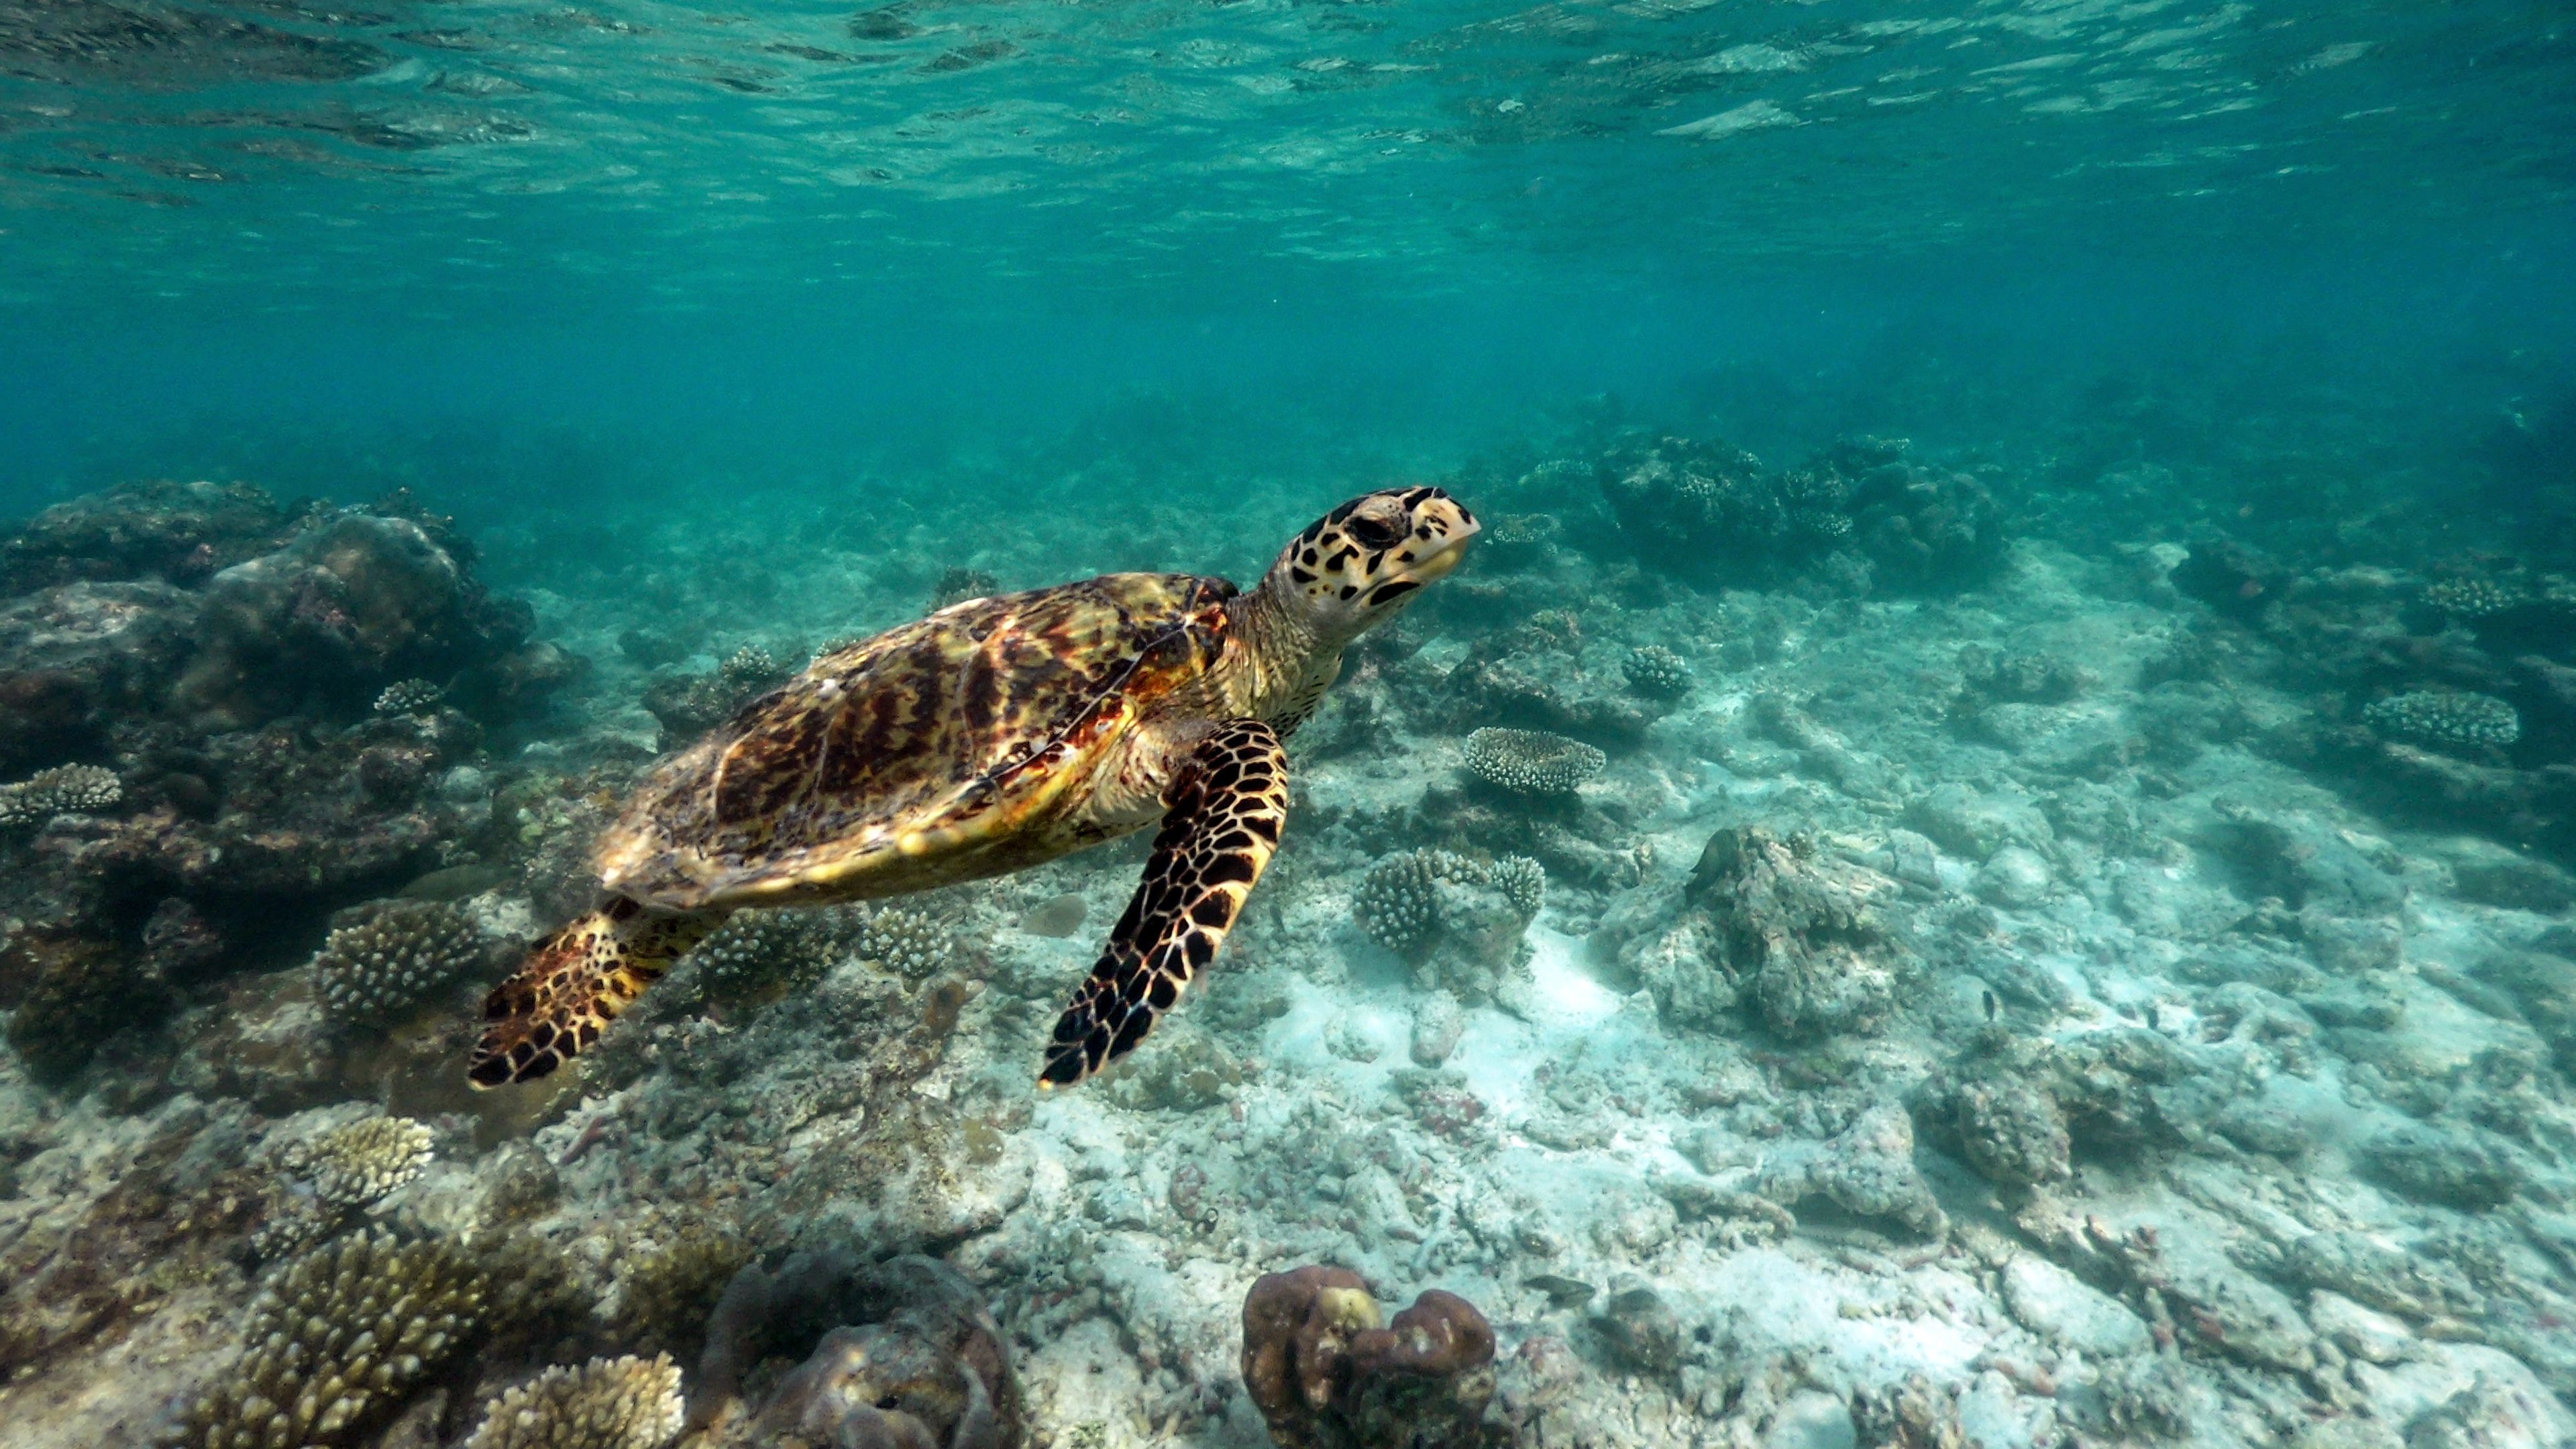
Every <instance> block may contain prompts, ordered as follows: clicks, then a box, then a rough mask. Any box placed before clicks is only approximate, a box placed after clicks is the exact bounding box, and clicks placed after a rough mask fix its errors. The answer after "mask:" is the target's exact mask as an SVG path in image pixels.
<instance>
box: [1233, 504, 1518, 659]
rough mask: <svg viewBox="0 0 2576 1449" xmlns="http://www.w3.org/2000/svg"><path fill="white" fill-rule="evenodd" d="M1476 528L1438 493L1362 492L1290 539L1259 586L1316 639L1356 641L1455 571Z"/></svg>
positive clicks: (1471, 518) (1465, 513)
mask: <svg viewBox="0 0 2576 1449" xmlns="http://www.w3.org/2000/svg"><path fill="white" fill-rule="evenodd" d="M1482 527H1483V525H1481V524H1479V523H1477V522H1476V515H1474V514H1472V513H1469V512H1468V511H1467V510H1466V509H1465V508H1463V507H1461V506H1460V505H1459V503H1458V501H1457V500H1456V499H1454V498H1451V497H1450V496H1449V495H1448V494H1446V493H1443V492H1441V491H1440V490H1439V489H1437V488H1389V489H1385V490H1383V491H1380V492H1377V493H1363V494H1361V495H1360V496H1359V497H1357V498H1354V499H1352V500H1351V501H1350V502H1348V503H1345V504H1343V505H1342V506H1341V507H1339V508H1336V509H1334V510H1333V511H1332V512H1330V513H1327V514H1325V515H1324V516H1323V517H1321V518H1319V519H1316V520H1315V521H1314V522H1313V523H1312V524H1310V525H1308V526H1307V528H1306V531H1305V532H1303V533H1301V534H1299V535H1297V536H1296V537H1295V538H1293V539H1290V540H1289V541H1288V547H1287V548H1285V549H1283V550H1281V551H1280V554H1279V561H1278V562H1277V563H1275V564H1272V565H1271V566H1270V575H1269V577H1268V578H1266V579H1264V580H1263V581H1262V586H1263V587H1264V588H1265V589H1267V590H1271V591H1274V592H1275V593H1276V594H1277V595H1278V597H1279V599H1280V601H1281V602H1282V603H1283V604H1285V605H1286V606H1287V607H1288V608H1290V609H1291V610H1293V611H1295V612H1296V613H1298V614H1300V615H1302V616H1303V617H1304V621H1305V623H1306V624H1307V626H1308V627H1309V628H1311V629H1313V630H1314V631H1315V633H1316V634H1317V635H1319V636H1321V637H1323V638H1326V639H1350V638H1355V637H1357V636H1358V635H1360V634H1362V633H1364V632H1366V631H1367V630H1369V629H1372V628H1375V627H1376V626H1378V625H1379V624H1383V623H1385V622H1386V621H1387V620H1389V619H1392V618H1394V617H1395V616H1396V615H1398V614H1400V613H1402V612H1404V606H1405V605H1406V604H1409V603H1411V602H1412V601H1413V596H1414V595H1415V594H1417V593H1419V592H1421V590H1422V586H1423V585H1424V584H1427V583H1430V582H1431V581H1432V580H1434V579H1437V578H1440V577H1441V576H1443V575H1445V574H1447V573H1448V572H1449V571H1450V570H1451V569H1454V568H1456V567H1457V566H1458V562H1459V560H1461V559H1463V558H1465V557H1466V556H1467V542H1468V540H1470V539H1472V538H1474V537H1475V536H1476V534H1477V533H1478V532H1479V531H1480V530H1481V529H1482Z"/></svg>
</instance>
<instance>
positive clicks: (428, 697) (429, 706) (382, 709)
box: [375, 679, 447, 714]
mask: <svg viewBox="0 0 2576 1449" xmlns="http://www.w3.org/2000/svg"><path fill="white" fill-rule="evenodd" d="M446 698H447V689H446V687H445V686H444V685H438V684H432V683H431V682H430V681H428V680H426V679H397V680H395V681H394V682H393V683H391V684H388V685H386V686H385V688H384V692H383V693H381V694H379V695H377V696H376V706H375V708H376V713H378V714H428V713H430V712H431V711H433V710H435V709H437V708H438V706H439V702H440V701H442V700H444V699H446Z"/></svg>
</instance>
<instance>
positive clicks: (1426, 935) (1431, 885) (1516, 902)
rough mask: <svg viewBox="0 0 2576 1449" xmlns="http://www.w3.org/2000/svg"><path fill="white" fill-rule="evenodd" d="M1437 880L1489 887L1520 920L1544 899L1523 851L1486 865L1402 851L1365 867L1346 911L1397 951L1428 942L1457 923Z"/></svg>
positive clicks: (1540, 874) (1543, 887)
mask: <svg viewBox="0 0 2576 1449" xmlns="http://www.w3.org/2000/svg"><path fill="white" fill-rule="evenodd" d="M1443 884H1448V885H1456V886H1491V887H1493V888H1494V889H1495V890H1497V891H1499V892H1501V893H1502V896H1503V898H1504V899H1505V900H1507V901H1509V902H1510V903H1511V908H1512V909H1513V910H1514V911H1516V912H1518V913H1519V916H1520V920H1521V922H1522V923H1523V924H1526V923H1527V922H1528V921H1529V920H1530V919H1531V918H1532V917H1534V916H1536V915H1537V914H1538V911H1539V907H1540V906H1541V905H1542V904H1544V903H1545V902H1546V899H1547V872H1546V870H1545V869H1544V868H1542V867H1541V866H1540V865H1539V863H1538V862H1537V861H1535V860H1531V859H1530V858H1528V857H1527V856H1519V855H1507V856H1504V857H1503V858H1502V859H1500V860H1497V861H1495V862H1494V863H1492V864H1491V865H1488V864H1486V863H1484V862H1483V861H1479V860H1475V859H1473V858H1471V857H1468V856H1464V855H1459V854H1457V853H1455V852H1454V851H1447V850H1408V851H1404V852H1402V853H1401V854H1397V855H1390V856H1388V857H1386V858H1385V859H1384V860H1381V861H1379V862H1378V863H1377V864H1376V865H1374V866H1371V867H1370V868H1369V873H1368V874H1367V875H1366V876H1365V877H1363V878H1362V879H1361V881H1360V888H1359V891H1358V893H1357V894H1356V895H1355V896H1354V897H1353V898H1352V901H1351V914H1352V915H1353V916H1355V917H1356V918H1357V919H1358V921H1359V924H1360V929H1361V930H1363V931H1366V932H1367V933H1368V936H1369V939H1370V940H1372V941H1375V942H1377V943H1378V944H1379V945H1381V946H1384V947H1385V948H1387V949H1388V950H1390V951H1393V952H1395V953H1396V954H1398V955H1407V954H1411V953H1413V952H1416V951H1418V950H1420V949H1421V948H1422V947H1424V946H1426V945H1428V944H1430V942H1431V941H1433V940H1434V939H1435V938H1437V937H1438V936H1439V935H1440V934H1441V933H1442V932H1443V931H1444V930H1447V929H1450V928H1451V927H1453V926H1456V925H1459V924H1463V923H1462V922H1458V921H1453V920H1452V919H1450V918H1451V917H1452V916H1453V915H1456V914H1457V912H1455V911H1453V910H1449V909H1446V908H1444V907H1443V905H1442V902H1441V889H1440V887H1441V886H1442V885H1443Z"/></svg>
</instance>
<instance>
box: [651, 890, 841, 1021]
mask: <svg viewBox="0 0 2576 1449" xmlns="http://www.w3.org/2000/svg"><path fill="white" fill-rule="evenodd" d="M838 925H839V923H838V921H837V920H836V919H835V913H833V912H831V911H827V910H793V909H789V910H760V911H742V912H738V913H736V914H735V915H734V916H733V917H732V918H731V919H729V920H727V921H726V922H725V923H724V924H723V925H721V926H718V927H717V928H716V929H715V931H714V932H713V933H711V934H710V935H708V937H707V938H706V939H705V940H703V941H700V942H699V943H698V944H697V945H696V946H694V947H692V948H691V949H690V951H689V955H688V958H687V959H688V962H689V964H690V965H692V966H693V967H695V968H696V970H697V981H698V989H699V990H701V991H703V992H705V993H706V994H707V995H709V996H713V997H722V998H726V999H741V998H746V997H751V996H755V995H758V994H759V993H761V992H764V991H768V990H772V989H777V988H784V989H786V990H791V991H792V990H795V989H797V988H799V987H803V986H810V985H812V984H813V983H814V981H815V980H816V979H817V978H819V977H820V976H821V975H822V974H823V972H824V971H825V970H827V969H829V967H830V966H831V964H832V961H833V959H834V957H835V955H836V954H837V951H838V949H839V947H840V945H841V940H840V936H841V934H842V933H841V932H840V931H839V930H838V929H837V927H838Z"/></svg>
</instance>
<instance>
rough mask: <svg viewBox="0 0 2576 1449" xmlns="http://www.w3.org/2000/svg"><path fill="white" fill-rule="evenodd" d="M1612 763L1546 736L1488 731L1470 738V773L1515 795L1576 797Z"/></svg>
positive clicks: (1580, 746) (1584, 746)
mask: <svg viewBox="0 0 2576 1449" xmlns="http://www.w3.org/2000/svg"><path fill="white" fill-rule="evenodd" d="M1608 763H1609V758H1608V757H1607V756H1605V755H1603V754H1602V753H1601V752H1600V751H1599V750H1596V749H1594V748H1593V747H1592V746H1590V745H1587V744H1585V743H1583V742H1582V741H1581V740H1570V739H1567V738H1566V737H1565V736H1563V735H1552V734H1549V733H1547V732H1545V731H1544V730H1506V729H1494V728H1490V727H1489V728H1486V729H1480V730H1478V731H1476V732H1475V733H1474V734H1471V735H1469V736H1467V773H1468V774H1470V775H1473V776H1475V777H1476V778H1477V779H1479V780H1482V781H1484V782H1485V783H1486V784H1488V785H1492V786H1494V787H1495V788H1497V789H1501V790H1508V791H1510V792H1512V793H1513V794H1515V795H1571V794H1573V793H1574V792H1575V790H1576V789H1577V788H1579V787H1580V786H1582V784H1583V783H1584V782H1585V781H1587V780H1589V779H1591V778H1592V777H1593V776H1595V775H1598V774H1600V773H1601V770H1602V767H1603V766H1605V765H1607V764H1608Z"/></svg>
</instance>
